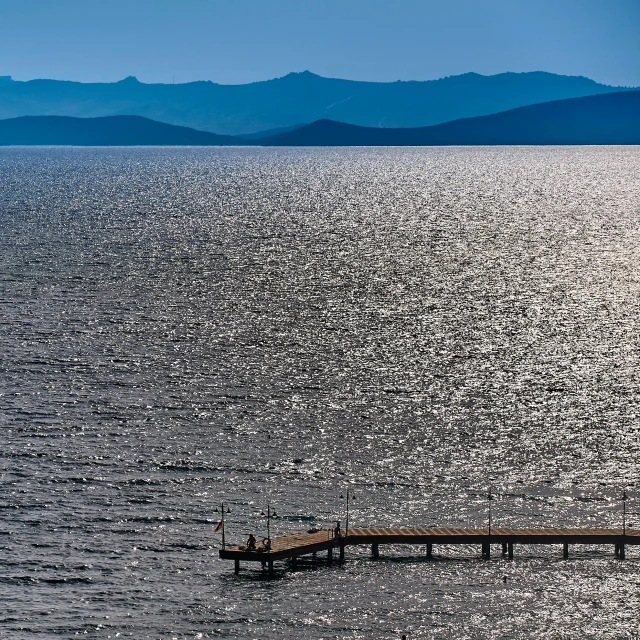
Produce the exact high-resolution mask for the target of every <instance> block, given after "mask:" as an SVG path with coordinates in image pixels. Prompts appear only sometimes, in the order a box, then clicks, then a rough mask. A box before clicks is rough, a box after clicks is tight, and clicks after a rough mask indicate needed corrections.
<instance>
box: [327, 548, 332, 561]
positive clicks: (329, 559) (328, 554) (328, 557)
mask: <svg viewBox="0 0 640 640" xmlns="http://www.w3.org/2000/svg"><path fill="white" fill-rule="evenodd" d="M332 562H333V549H332V548H331V547H329V548H328V549H327V564H331V563H332Z"/></svg>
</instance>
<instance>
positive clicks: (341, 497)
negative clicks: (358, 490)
mask: <svg viewBox="0 0 640 640" xmlns="http://www.w3.org/2000/svg"><path fill="white" fill-rule="evenodd" d="M349 493H350V491H349V489H347V518H346V520H345V523H344V537H345V538H346V537H347V536H348V535H349ZM340 499H341V500H343V499H344V495H343V494H340ZM351 499H352V500H353V493H351Z"/></svg>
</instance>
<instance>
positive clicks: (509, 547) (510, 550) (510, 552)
mask: <svg viewBox="0 0 640 640" xmlns="http://www.w3.org/2000/svg"><path fill="white" fill-rule="evenodd" d="M507 554H508V556H509V560H513V542H507Z"/></svg>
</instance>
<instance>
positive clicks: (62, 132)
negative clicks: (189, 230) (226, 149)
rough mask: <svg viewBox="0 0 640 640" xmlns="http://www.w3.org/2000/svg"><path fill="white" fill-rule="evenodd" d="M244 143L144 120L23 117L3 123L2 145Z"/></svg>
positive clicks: (120, 117) (113, 117) (226, 137)
mask: <svg viewBox="0 0 640 640" xmlns="http://www.w3.org/2000/svg"><path fill="white" fill-rule="evenodd" d="M240 144H244V141H242V140H240V139H239V138H233V137H231V136H219V135H216V134H215V133H210V132H209V131H196V130H195V129H189V128H188V127H177V126H174V125H170V124H165V123H164V122H156V121H155V120H149V119H147V118H143V117H141V116H106V117H102V118H74V117H69V116H22V117H20V118H10V119H8V120H0V145H5V146H6V145H74V146H134V145H145V146H146V145H186V146H188V145H197V146H212V145H225V146H227V145H240Z"/></svg>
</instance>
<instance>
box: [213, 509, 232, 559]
mask: <svg viewBox="0 0 640 640" xmlns="http://www.w3.org/2000/svg"><path fill="white" fill-rule="evenodd" d="M213 512H214V513H220V514H221V515H222V520H221V522H220V525H221V528H222V548H223V549H224V548H225V546H226V544H225V537H224V513H225V512H224V501H223V502H221V503H220V509H218V507H216V508H215V509H214V510H213ZM227 513H231V509H229V507H228V506H227ZM217 530H218V529H217V527H216V531H217Z"/></svg>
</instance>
